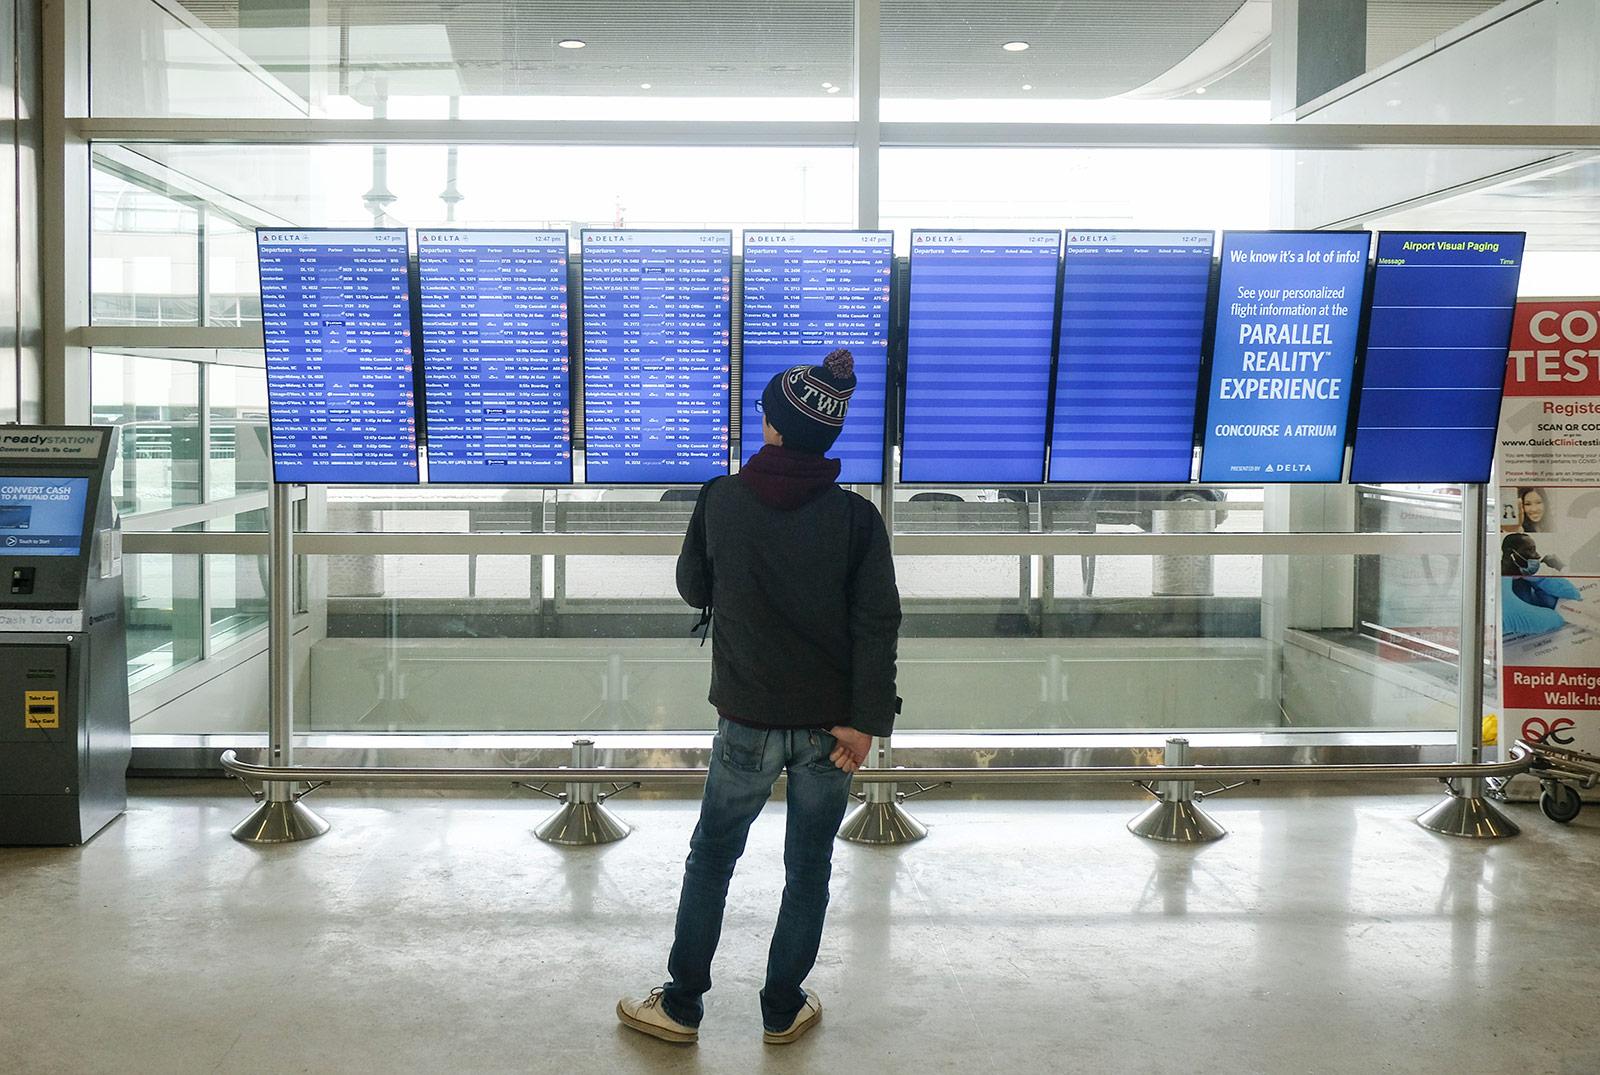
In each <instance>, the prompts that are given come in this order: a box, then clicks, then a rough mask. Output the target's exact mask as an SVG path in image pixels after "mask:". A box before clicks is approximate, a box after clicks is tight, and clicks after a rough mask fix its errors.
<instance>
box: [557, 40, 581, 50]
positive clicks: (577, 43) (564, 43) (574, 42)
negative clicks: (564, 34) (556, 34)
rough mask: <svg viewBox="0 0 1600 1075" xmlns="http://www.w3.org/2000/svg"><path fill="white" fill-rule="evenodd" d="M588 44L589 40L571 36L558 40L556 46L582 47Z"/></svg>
mask: <svg viewBox="0 0 1600 1075" xmlns="http://www.w3.org/2000/svg"><path fill="white" fill-rule="evenodd" d="M588 44H589V42H587V41H579V40H578V39H577V38H575V37H569V38H566V39H565V40H563V41H557V42H556V48H558V49H581V48H584V47H585V46H587V45H588Z"/></svg>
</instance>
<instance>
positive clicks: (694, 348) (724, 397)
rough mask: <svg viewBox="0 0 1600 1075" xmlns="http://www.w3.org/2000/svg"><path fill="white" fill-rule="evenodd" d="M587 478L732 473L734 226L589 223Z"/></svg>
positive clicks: (677, 478) (665, 478)
mask: <svg viewBox="0 0 1600 1075" xmlns="http://www.w3.org/2000/svg"><path fill="white" fill-rule="evenodd" d="M581 245H582V247H583V271H582V278H583V378H584V392H583V399H584V433H585V437H586V441H587V445H586V448H585V452H584V480H585V481H590V482H644V483H649V484H670V483H679V482H683V483H691V482H703V481H707V480H709V479H711V478H714V477H716V476H717V475H719V474H726V473H727V472H728V415H729V409H730V392H729V389H728V384H729V374H728V364H729V363H728V355H729V334H730V331H731V330H730V327H729V326H730V319H731V310H732V300H731V299H730V297H729V296H730V294H731V290H732V276H733V234H732V233H731V232H726V231H717V232H666V231H655V232H652V231H584V232H583V242H582V244H581Z"/></svg>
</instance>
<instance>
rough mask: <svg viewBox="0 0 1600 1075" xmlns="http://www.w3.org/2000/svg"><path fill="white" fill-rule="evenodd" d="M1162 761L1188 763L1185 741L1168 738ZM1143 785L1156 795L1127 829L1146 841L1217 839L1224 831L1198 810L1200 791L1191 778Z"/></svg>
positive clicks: (1187, 745) (1175, 841) (1177, 842)
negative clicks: (1152, 785)
mask: <svg viewBox="0 0 1600 1075" xmlns="http://www.w3.org/2000/svg"><path fill="white" fill-rule="evenodd" d="M1161 761H1162V764H1163V765H1168V766H1180V765H1192V764H1194V763H1193V762H1192V761H1190V752H1189V740H1187V739H1177V738H1173V739H1168V740H1167V748H1166V752H1165V754H1163V756H1162V759H1161ZM1145 788H1146V789H1147V790H1149V791H1150V793H1151V794H1153V795H1154V796H1155V797H1156V801H1155V802H1153V803H1151V804H1150V807H1149V809H1147V810H1145V812H1144V813H1142V814H1140V815H1139V816H1138V817H1136V818H1134V819H1133V820H1132V821H1130V822H1128V831H1129V832H1131V833H1133V834H1134V835H1135V836H1143V837H1144V838H1145V839H1147V840H1162V841H1165V842H1166V843H1169V844H1203V843H1209V842H1210V841H1212V840H1220V839H1222V838H1223V837H1224V836H1226V835H1228V830H1227V829H1225V828H1223V827H1222V826H1221V825H1219V824H1217V823H1216V822H1215V821H1213V820H1212V819H1211V815H1209V814H1207V813H1206V812H1205V811H1204V810H1202V809H1200V806H1199V799H1200V793H1199V792H1197V791H1196V790H1195V786H1194V781H1193V780H1161V781H1157V782H1156V785H1155V787H1153V788H1151V787H1150V785H1148V784H1146V785H1145Z"/></svg>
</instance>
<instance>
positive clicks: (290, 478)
mask: <svg viewBox="0 0 1600 1075" xmlns="http://www.w3.org/2000/svg"><path fill="white" fill-rule="evenodd" d="M256 251H257V255H258V259H259V262H260V271H261V321H262V333H263V335H264V336H265V339H266V351H267V405H268V409H269V412H270V414H271V426H272V476H273V480H274V481H278V482H317V483H351V484H354V483H365V482H385V483H387V482H415V481H416V480H417V433H416V410H415V401H414V399H413V389H412V381H411V363H412V360H411V296H410V293H409V291H408V284H407V272H406V270H407V264H406V262H407V250H406V233H405V231H403V230H392V229H384V230H371V231H335V230H326V231H318V230H316V229H309V230H302V231H281V230H277V229H266V228H263V229H259V230H258V231H257V232H256Z"/></svg>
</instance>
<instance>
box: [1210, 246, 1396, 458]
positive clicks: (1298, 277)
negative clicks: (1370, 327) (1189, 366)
mask: <svg viewBox="0 0 1600 1075" xmlns="http://www.w3.org/2000/svg"><path fill="white" fill-rule="evenodd" d="M1371 243H1372V233H1371V232H1365V231H1355V232H1331V231H1266V232H1232V231H1230V232H1224V233H1223V235H1222V271H1221V277H1220V280H1219V282H1218V294H1217V330H1216V337H1215V343H1214V345H1213V348H1212V359H1211V384H1210V388H1209V398H1208V400H1207V408H1206V422H1205V437H1204V441H1203V448H1202V452H1201V456H1200V480H1201V481H1207V482H1336V481H1338V480H1339V478H1340V477H1341V476H1342V474H1343V471H1344V440H1345V426H1346V422H1347V421H1348V420H1349V417H1350V400H1351V395H1352V392H1351V388H1352V385H1351V374H1352V372H1353V370H1354V366H1355V353H1356V335H1357V333H1358V331H1359V329H1360V326H1361V302H1362V299H1363V297H1364V294H1365V289H1366V274H1367V249H1368V247H1369V246H1370V245H1371Z"/></svg>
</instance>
